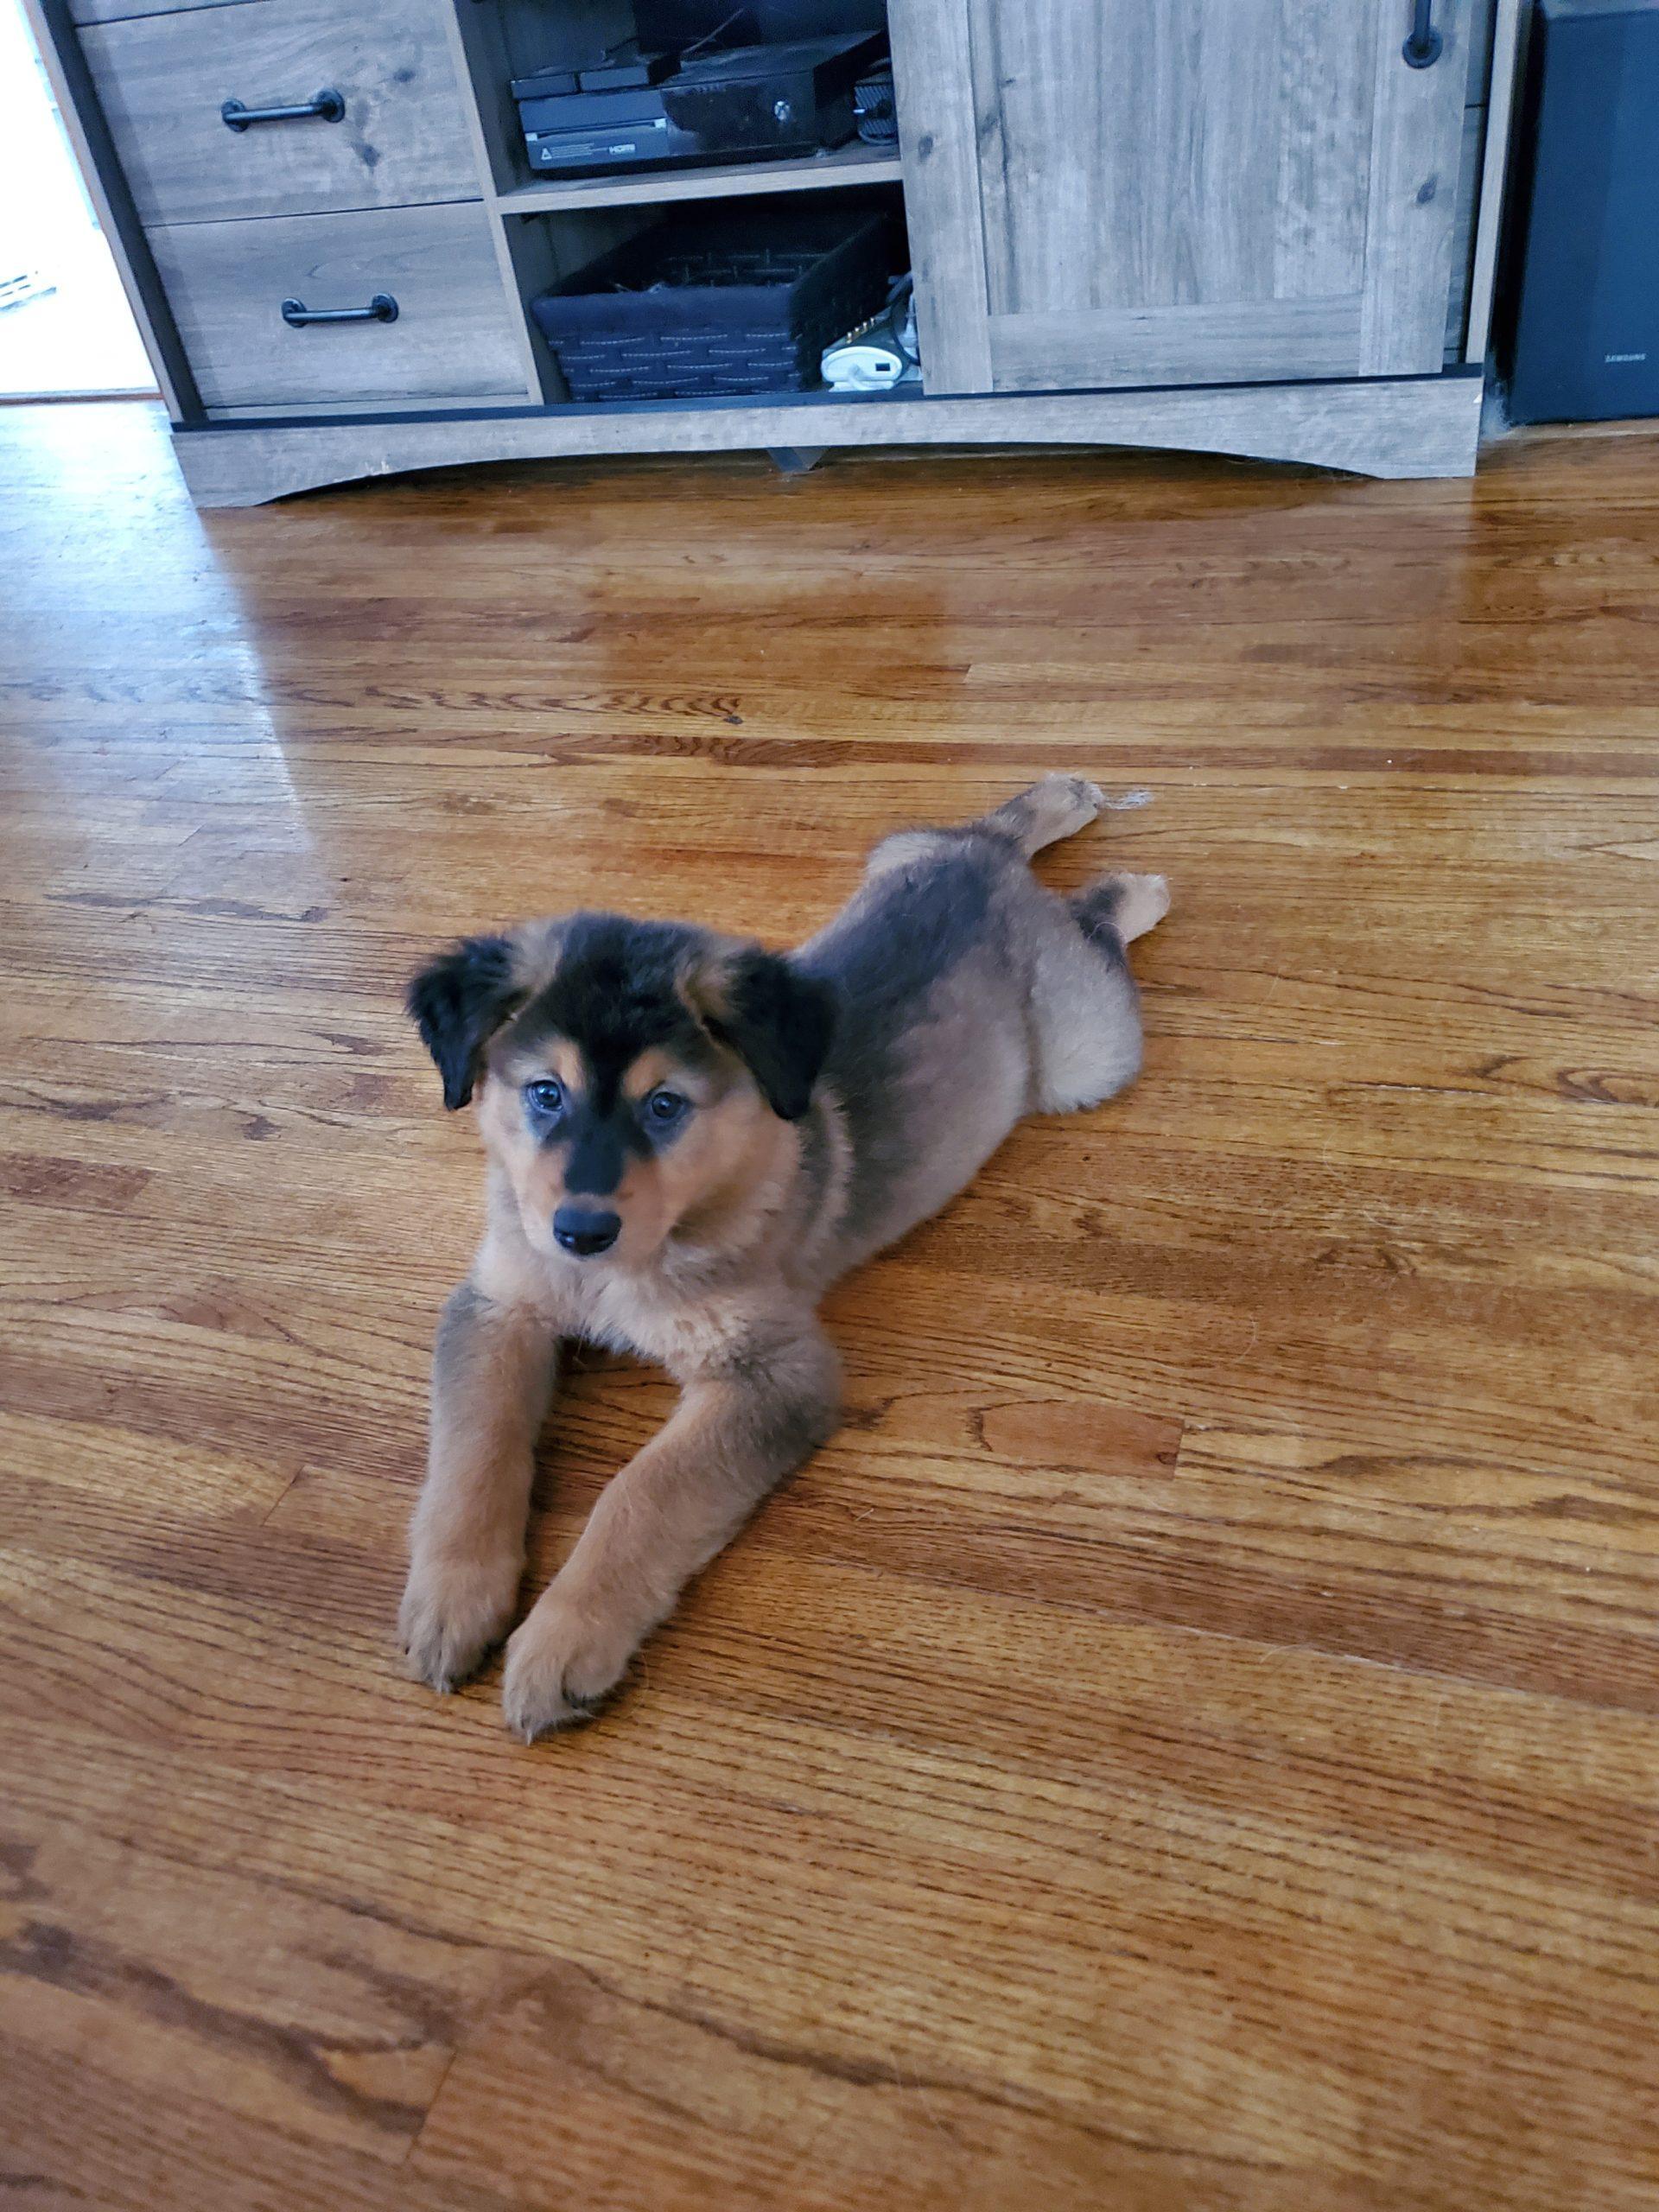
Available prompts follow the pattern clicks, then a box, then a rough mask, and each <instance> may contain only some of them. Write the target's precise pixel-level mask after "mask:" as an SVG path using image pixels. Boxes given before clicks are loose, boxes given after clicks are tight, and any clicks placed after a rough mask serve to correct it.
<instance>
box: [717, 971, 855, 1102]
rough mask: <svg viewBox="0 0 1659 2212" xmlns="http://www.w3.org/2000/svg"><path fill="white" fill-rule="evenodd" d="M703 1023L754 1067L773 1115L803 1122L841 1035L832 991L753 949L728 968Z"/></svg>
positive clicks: (815, 979)
mask: <svg viewBox="0 0 1659 2212" xmlns="http://www.w3.org/2000/svg"><path fill="white" fill-rule="evenodd" d="M703 1019H704V1020H706V1021H707V1023H708V1025H709V1028H710V1029H711V1030H712V1031H713V1033H714V1034H715V1036H716V1037H718V1038H719V1039H721V1042H722V1043H723V1044H727V1045H729V1046H731V1048H732V1050H733V1051H734V1052H736V1053H737V1054H738V1055H739V1057H740V1058H741V1059H742V1060H743V1061H744V1062H745V1063H746V1064H747V1067H748V1070H749V1072H750V1074H751V1075H752V1076H753V1077H754V1079H755V1081H756V1083H758V1084H760V1095H761V1096H762V1097H763V1098H764V1099H765V1100H766V1103H767V1105H768V1106H770V1107H771V1109H772V1112H773V1113H774V1114H776V1115H777V1116H779V1119H780V1120H783V1121H785V1122H798V1121H799V1120H800V1118H801V1116H802V1115H803V1114H804V1113H805V1111H806V1109H807V1108H808V1106H809V1105H810V1103H811V1101H812V1086H813V1084H815V1083H816V1082H817V1079H818V1076H819V1073H820V1071H821V1070H822V1069H823V1063H824V1059H825V1058H826V1056H827V1055H828V1053H829V1040H830V1039H831V1038H832V1037H833V1036H834V1034H835V1028H836V999H835V994H834V992H833V991H832V990H831V989H830V988H829V985H828V984H827V983H821V982H819V981H818V980H817V977H816V976H804V975H803V974H802V973H801V971H800V969H798V968H796V967H792V966H791V963H789V962H788V961H787V960H785V959H783V958H781V957H779V955H778V954H777V953H775V952H763V951H762V950H760V946H759V945H749V946H746V947H745V948H744V949H743V950H741V951H740V952H738V953H736V954H735V955H734V957H732V958H731V959H730V960H729V961H728V962H727V963H724V964H723V966H722V968H721V973H720V977H719V983H718V988H717V989H716V990H715V992H714V993H713V994H711V996H710V1000H709V1001H706V1002H705V1007H704V1013H703Z"/></svg>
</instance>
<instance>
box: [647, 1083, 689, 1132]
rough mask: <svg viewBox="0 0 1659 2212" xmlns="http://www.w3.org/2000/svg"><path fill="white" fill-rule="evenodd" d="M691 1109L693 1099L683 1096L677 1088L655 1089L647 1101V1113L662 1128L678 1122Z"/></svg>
mask: <svg viewBox="0 0 1659 2212" xmlns="http://www.w3.org/2000/svg"><path fill="white" fill-rule="evenodd" d="M690 1111H691V1101H690V1099H689V1098H682V1097H681V1096H680V1094H679V1092H678V1091H677V1090H653V1091H652V1094H651V1096H650V1097H649V1098H647V1099H646V1101H645V1113H646V1115H647V1116H648V1117H649V1119H650V1120H652V1121H653V1122H656V1124H657V1126H658V1128H660V1129H665V1128H668V1126H669V1124H670V1123H671V1122H678V1121H681V1120H683V1118H684V1116H686V1115H687V1114H689V1113H690Z"/></svg>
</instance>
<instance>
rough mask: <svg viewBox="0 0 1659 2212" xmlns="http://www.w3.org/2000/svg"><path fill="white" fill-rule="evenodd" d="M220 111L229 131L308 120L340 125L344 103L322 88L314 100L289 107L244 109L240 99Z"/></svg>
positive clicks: (297, 102) (227, 101)
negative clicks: (251, 125) (262, 124)
mask: <svg viewBox="0 0 1659 2212" xmlns="http://www.w3.org/2000/svg"><path fill="white" fill-rule="evenodd" d="M345 113H346V103H345V101H344V100H343V99H341V98H340V94H339V93H338V92H335V91H334V89H333V88H332V87H331V86H327V85H325V86H323V88H322V90H321V92H318V93H317V94H316V96H315V98H314V99H308V100H296V101H295V102H294V104H293V105H292V106H291V107H244V106H243V105H242V103H241V101H240V100H226V103H225V105H224V106H223V107H222V108H220V110H219V114H220V115H221V116H222V117H223V118H224V120H225V124H226V128H227V129H228V130H246V129H247V127H248V125H249V124H251V123H303V122H304V121H305V120H306V119H307V118H309V117H315V119H316V121H317V122H319V123H339V122H340V121H341V120H342V119H343V118H344V116H345Z"/></svg>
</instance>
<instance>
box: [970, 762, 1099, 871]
mask: <svg viewBox="0 0 1659 2212" xmlns="http://www.w3.org/2000/svg"><path fill="white" fill-rule="evenodd" d="M1105 804H1106V796H1105V793H1104V792H1103V791H1102V790H1101V788H1100V785H1098V784H1091V783H1090V780H1089V779H1088V778H1087V776H1064V775H1053V776H1045V777H1044V778H1043V780H1042V781H1041V783H1040V784H1033V785H1032V786H1031V788H1030V790H1029V791H1020V793H1019V794H1018V796H1017V797H1015V798H1011V799H1006V800H1004V802H1003V804H1001V806H999V807H995V808H994V809H993V810H992V811H991V812H990V813H989V814H982V815H981V816H980V817H979V819H978V820H977V821H976V822H972V823H969V825H968V826H969V829H989V830H992V831H994V832H995V835H996V836H1000V837H1011V838H1012V839H1013V840H1014V843H1015V844H1016V845H1018V846H1019V848H1020V851H1021V852H1022V853H1023V854H1024V855H1025V856H1026V858H1027V860H1029V859H1030V858H1031V856H1032V855H1033V853H1040V852H1041V850H1042V849H1043V847H1044V846H1045V845H1053V844H1058V842H1059V840H1060V839H1061V838H1062V837H1071V836H1076V834H1077V831H1078V830H1079V829H1087V828H1088V826H1089V824H1090V823H1091V822H1092V821H1093V820H1094V818H1095V817H1096V815H1097V814H1098V813H1099V812H1100V810H1101V808H1102V807H1103V806H1104V805H1105Z"/></svg>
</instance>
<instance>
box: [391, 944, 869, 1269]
mask: <svg viewBox="0 0 1659 2212" xmlns="http://www.w3.org/2000/svg"><path fill="white" fill-rule="evenodd" d="M409 1011H410V1014H412V1015H413V1017H414V1019H415V1020H416V1024H417V1025H418V1027H419V1028H420V1033H421V1036H422V1038H423V1040H424V1042H425V1044H426V1047H427V1050H428V1051H429V1052H430V1053H431V1055H432V1058H434V1060H435V1062H436V1063H437V1066H438V1072H439V1073H440V1075H442V1077H443V1103H444V1104H445V1105H446V1106H449V1107H459V1106H464V1105H465V1104H466V1103H467V1101H468V1099H470V1098H471V1097H472V1096H473V1093H474V1089H476V1090H478V1093H479V1121H480V1128H481V1130H482V1132H483V1135H484V1140H485V1142H486V1145H487V1146H488V1147H489V1150H490V1152H491V1154H492V1155H493V1158H494V1159H495V1160H497V1161H498V1162H499V1164H500V1166H502V1168H503V1169H504V1170H505V1173H506V1176H507V1179H508V1181H509V1182H510V1184H511V1185H512V1192H513V1196H514V1198H516V1200H517V1202H518V1211H519V1216H520V1218H521V1219H522V1221H523V1224H524V1233H525V1235H526V1236H527V1237H528V1238H529V1240H530V1242H531V1244H532V1245H533V1246H534V1247H535V1249H537V1250H538V1251H540V1252H543V1253H546V1254H550V1255H552V1254H563V1255H568V1256H569V1257H570V1258H572V1259H577V1260H583V1261H588V1262H594V1261H597V1260H599V1259H600V1258H601V1255H602V1256H603V1258H604V1259H606V1260H607V1261H609V1262H613V1263H616V1264H620V1265H623V1266H629V1267H639V1266H641V1265H643V1264H645V1262H648V1261H649V1260H650V1259H651V1258H652V1256H653V1255H655V1254H656V1253H657V1252H658V1250H659V1249H661V1247H662V1245H663V1243H664V1240H665V1239H666V1238H668V1237H669V1236H671V1235H672V1234H673V1233H674V1232H675V1231H676V1230H680V1231H682V1232H683V1233H685V1234H686V1235H688V1236H696V1235H697V1234H698V1232H699V1231H705V1232H710V1233H717V1230H718V1225H719V1222H720V1219H721V1215H722V1213H723V1212H724V1211H727V1210H728V1209H730V1208H731V1207H732V1206H734V1205H736V1204H738V1203H740V1202H741V1199H742V1198H743V1197H744V1196H745V1195H746V1193H747V1191H748V1190H749V1189H750V1188H751V1187H752V1186H753V1182H754V1179H755V1178H756V1177H757V1175H759V1174H761V1173H764V1172H765V1170H766V1166H767V1164H768V1163H769V1162H770V1161H771V1160H772V1158H773V1156H774V1154H775V1153H776V1150H777V1139H778V1136H779V1128H780V1125H781V1124H782V1123H783V1122H794V1121H798V1120H799V1119H800V1117H801V1116H802V1115H804V1113H805V1112H806V1110H807V1108H808V1106H809V1104H810V1102H811V1096H812V1087H813V1084H815V1083H816V1082H817V1077H818V1074H819V1071H820V1070H821V1069H822V1067H823V1060H824V1055H825V1054H826V1052H828V1050H829V1039H830V1033H831V1029H832V1027H833V1022H834V1006H833V1002H832V1000H831V996H830V994H829V989H828V988H827V987H826V986H825V985H823V983H820V982H817V980H816V979H815V978H813V977H811V976H806V975H804V974H803V973H802V972H801V971H800V970H799V969H798V968H796V967H794V966H793V965H791V963H790V962H789V961H787V960H785V959H784V958H782V957H779V955H777V954H775V953H771V952H765V951H763V950H761V949H760V946H759V945H755V944H736V943H734V942H733V941H732V940H730V939H729V938H717V937H714V936H712V935H710V934H709V933H708V932H707V931H701V930H696V929H690V928H685V927H682V926H680V925H677V924H673V923H666V922H632V921H626V920H624V919H623V918H621V917H620V916H618V915H614V914H574V915H571V916H569V917H568V918H564V919H562V920H557V921H552V922H539V923H533V924H531V925H527V926H526V927H525V928H524V929H521V930H518V931H514V932H513V933H512V935H510V936H505V937H479V938H467V939H466V940H465V941H464V942H463V943H461V944H457V945H454V946H453V947H452V948H451V950H449V951H448V952H446V953H443V954H442V955H441V956H440V957H438V958H437V959H435V960H434V961H433V962H432V963H430V965H429V966H428V967H426V968H424V969H422V971H421V973H420V974H419V975H418V976H416V978H415V980H414V982H413V983H411V985H410V991H409Z"/></svg>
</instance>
